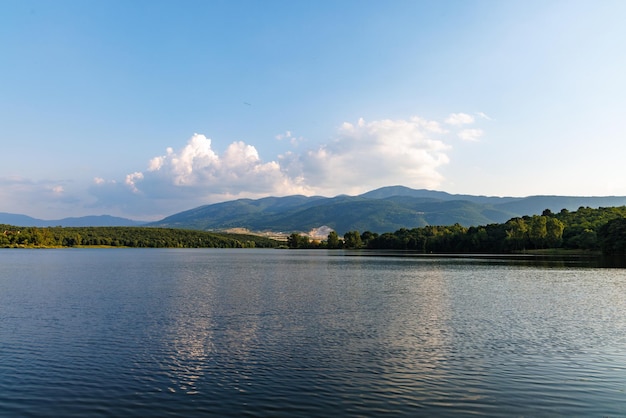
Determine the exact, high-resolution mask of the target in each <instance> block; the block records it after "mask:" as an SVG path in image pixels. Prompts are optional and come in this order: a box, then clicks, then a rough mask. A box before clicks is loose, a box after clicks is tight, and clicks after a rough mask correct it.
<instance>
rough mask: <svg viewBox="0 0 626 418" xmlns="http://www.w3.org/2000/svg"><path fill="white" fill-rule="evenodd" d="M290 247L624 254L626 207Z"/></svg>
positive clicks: (333, 237) (349, 236)
mask: <svg viewBox="0 0 626 418" xmlns="http://www.w3.org/2000/svg"><path fill="white" fill-rule="evenodd" d="M289 245H290V247H292V248H311V247H325V248H370V249H394V250H412V251H418V252H424V253H431V252H432V253H511V252H519V251H525V250H539V249H549V248H563V249H571V250H586V251H599V250H602V251H603V252H604V253H606V254H626V206H621V207H613V208H599V209H592V208H582V207H581V208H579V209H578V210H577V211H573V212H570V211H568V210H567V209H563V210H561V211H560V212H559V213H552V212H551V211H550V210H548V209H546V210H544V211H543V213H542V214H541V215H533V216H523V217H515V218H511V219H510V220H508V221H507V222H505V223H499V224H488V225H484V226H475V227H474V226H472V227H469V228H467V227H464V226H462V225H460V224H458V223H457V224H454V225H448V226H430V225H429V226H425V227H420V228H411V229H408V228H400V229H398V230H396V231H395V232H386V233H383V234H377V233H374V232H371V231H365V232H363V233H359V231H349V232H346V233H345V234H344V235H343V240H341V239H339V237H338V236H337V234H336V233H334V232H333V233H331V234H330V235H329V236H328V239H327V240H326V241H325V242H320V243H317V242H310V241H309V240H308V239H307V238H306V237H302V236H299V235H297V234H292V236H291V237H290V240H289Z"/></svg>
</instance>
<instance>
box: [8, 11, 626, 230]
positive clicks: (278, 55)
mask: <svg viewBox="0 0 626 418" xmlns="http://www.w3.org/2000/svg"><path fill="white" fill-rule="evenodd" d="M624 16H626V2H623V1H527V0H525V1H471V0H467V1H418V0H412V1H400V0H394V1H372V0H362V1H321V2H304V1H271V0H267V1H234V0H233V1H204V0H202V1H191V0H183V1H176V2H175V1H152V0H150V1H132V0H131V1H114V0H107V1H63V0H58V1H30V0H20V1H12V0H11V1H9V0H1V1H0V143H1V145H2V147H1V149H2V155H3V159H2V164H0V212H11V213H23V214H27V215H30V216H35V217H39V218H44V219H57V218H61V217H66V216H82V215H90V214H94V215H97V214H111V215H117V216H125V217H130V218H134V219H145V220H149V219H159V218H161V217H164V216H167V215H170V214H173V213H175V212H179V211H182V210H186V209H191V208H193V207H196V206H199V205H202V204H207V203H214V202H219V201H224V200H231V199H236V198H241V197H252V198H258V197H263V196H268V195H274V196H281V195H289V194H306V195H324V196H334V195H337V194H359V193H362V192H365V191H368V190H372V189H374V188H378V187H382V186H389V185H396V184H402V185H405V186H408V187H413V188H428V189H435V190H443V191H447V192H450V193H468V194H481V195H495V196H528V195H537V194H558V195H578V196H591V195H593V196H606V195H626V164H624V162H623V160H624V156H625V155H626V145H625V144H626V25H624V24H623V18H624Z"/></svg>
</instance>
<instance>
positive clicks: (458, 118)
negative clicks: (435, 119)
mask: <svg viewBox="0 0 626 418" xmlns="http://www.w3.org/2000/svg"><path fill="white" fill-rule="evenodd" d="M445 122H446V123H447V124H448V125H466V124H469V123H474V117H473V116H472V115H468V114H467V113H451V114H450V116H448V118H447V119H446V120H445Z"/></svg>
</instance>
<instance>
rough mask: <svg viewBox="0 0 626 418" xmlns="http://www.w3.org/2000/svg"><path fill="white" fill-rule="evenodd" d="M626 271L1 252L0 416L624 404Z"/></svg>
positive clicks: (443, 261) (152, 253) (247, 254)
mask: <svg viewBox="0 0 626 418" xmlns="http://www.w3.org/2000/svg"><path fill="white" fill-rule="evenodd" d="M625 312H626V269H623V268H600V267H599V266H598V263H597V261H594V260H580V259H566V260H553V259H550V258H542V259H536V258H524V257H518V258H498V257H485V256H483V257H474V258H472V257H463V256H457V257H425V256H410V255H406V254H395V255H394V254H391V253H385V254H381V253H367V252H344V251H334V252H333V251H328V252H327V251H322V250H320V251H296V250H289V251H284V250H217V249H210V250H171V249H169V250H166V249H159V250H157V249H66V250H0V415H2V416H26V417H28V416H51V417H52V416H66V417H71V416H127V417H128V416H137V417H140V416H141V417H146V416H159V417H162V416H180V417H189V416H200V415H203V416H207V415H213V416H259V417H265V416H272V417H276V416H278V417H280V416H284V417H291V416H320V417H322V416H328V415H329V414H337V415H338V416H416V415H428V416H433V415H436V416H458V415H461V414H478V415H483V416H502V415H524V416H553V415H576V416H603V415H604V416H616V415H623V414H625V413H626V315H624V313H625Z"/></svg>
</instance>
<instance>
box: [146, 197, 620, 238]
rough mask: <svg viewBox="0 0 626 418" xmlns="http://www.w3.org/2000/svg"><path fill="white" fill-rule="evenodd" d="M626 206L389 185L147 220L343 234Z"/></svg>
mask: <svg viewBox="0 0 626 418" xmlns="http://www.w3.org/2000/svg"><path fill="white" fill-rule="evenodd" d="M624 205H626V196H608V197H575V196H529V197H493V196H473V195H454V194H449V193H446V192H441V191H433V190H425V189H411V188H408V187H404V186H390V187H383V188H380V189H376V190H372V191H370V192H367V193H364V194H361V195H358V196H346V195H341V196H336V197H332V198H328V197H321V196H313V197H306V196H300V195H294V196H285V197H266V198H262V199H257V200H253V199H238V200H233V201H228V202H222V203H216V204H212V205H204V206H200V207H197V208H194V209H190V210H187V211H184V212H180V213H177V214H174V215H171V216H168V217H166V218H164V219H162V220H160V221H157V222H152V223H150V224H147V225H148V226H160V227H174V228H191V229H206V230H219V229H229V228H247V229H250V230H253V231H274V232H297V231H300V232H307V231H309V230H311V229H313V228H318V227H320V226H322V225H327V226H329V227H331V228H333V229H334V230H336V231H337V232H338V233H340V234H343V233H345V232H347V231H352V230H358V231H361V232H363V231H366V230H367V231H372V232H378V233H382V232H393V231H395V230H397V229H400V228H416V227H423V226H426V225H452V224H455V223H459V224H461V225H463V226H477V225H486V224H490V223H501V222H506V221H507V220H509V219H511V218H514V217H518V216H524V215H535V214H541V213H542V212H543V211H544V210H545V209H550V210H551V211H553V212H559V211H560V210H561V209H567V210H570V211H572V210H577V209H578V208H579V207H581V206H584V207H587V206H588V207H592V208H597V207H611V206H624Z"/></svg>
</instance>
